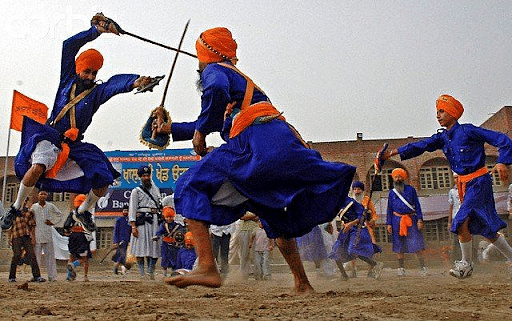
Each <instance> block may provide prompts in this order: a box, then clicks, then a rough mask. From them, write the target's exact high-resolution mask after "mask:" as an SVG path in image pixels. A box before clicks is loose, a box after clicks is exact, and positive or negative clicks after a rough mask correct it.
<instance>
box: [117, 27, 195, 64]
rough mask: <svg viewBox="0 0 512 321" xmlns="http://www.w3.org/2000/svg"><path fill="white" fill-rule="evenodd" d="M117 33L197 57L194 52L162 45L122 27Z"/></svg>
mask: <svg viewBox="0 0 512 321" xmlns="http://www.w3.org/2000/svg"><path fill="white" fill-rule="evenodd" d="M119 33H120V34H123V35H128V36H132V37H134V38H137V39H140V40H142V41H145V42H149V43H151V44H153V45H157V46H160V47H162V48H165V49H169V50H173V51H176V53H180V52H181V53H182V54H185V55H187V56H190V57H193V58H197V56H196V55H194V54H191V53H190V52H187V51H184V50H181V49H180V48H173V47H170V46H167V45H164V44H161V43H159V42H156V41H153V40H149V39H147V38H144V37H141V36H137V35H136V34H133V33H131V32H128V31H125V30H123V29H121V30H119Z"/></svg>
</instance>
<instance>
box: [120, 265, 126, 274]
mask: <svg viewBox="0 0 512 321" xmlns="http://www.w3.org/2000/svg"><path fill="white" fill-rule="evenodd" d="M125 274H126V268H125V267H124V265H121V275H125Z"/></svg>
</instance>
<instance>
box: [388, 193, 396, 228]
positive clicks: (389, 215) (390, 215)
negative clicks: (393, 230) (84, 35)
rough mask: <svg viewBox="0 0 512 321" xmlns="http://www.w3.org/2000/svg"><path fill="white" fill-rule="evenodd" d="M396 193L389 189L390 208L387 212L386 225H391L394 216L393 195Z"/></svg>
mask: <svg viewBox="0 0 512 321" xmlns="http://www.w3.org/2000/svg"><path fill="white" fill-rule="evenodd" d="M392 194H395V193H394V192H393V191H392V190H390V191H389V194H388V210H387V212H386V225H391V221H392V218H393V215H394V214H393V195H392Z"/></svg>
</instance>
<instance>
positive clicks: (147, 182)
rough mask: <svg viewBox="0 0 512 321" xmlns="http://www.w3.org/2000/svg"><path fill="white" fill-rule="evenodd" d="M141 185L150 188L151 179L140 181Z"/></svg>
mask: <svg viewBox="0 0 512 321" xmlns="http://www.w3.org/2000/svg"><path fill="white" fill-rule="evenodd" d="M142 185H144V187H145V188H150V187H151V180H149V181H142Z"/></svg>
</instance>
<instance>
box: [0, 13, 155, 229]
mask: <svg viewBox="0 0 512 321" xmlns="http://www.w3.org/2000/svg"><path fill="white" fill-rule="evenodd" d="M91 24H92V26H91V28H90V29H89V30H86V31H83V32H80V33H78V34H76V35H74V36H72V37H71V38H69V39H67V40H65V41H64V43H63V48H62V61H61V75H60V84H59V89H58V91H57V96H56V98H55V103H54V106H53V110H52V113H51V116H50V118H49V119H48V122H47V124H46V125H42V124H39V123H38V122H36V121H33V120H32V119H30V118H27V117H25V119H24V122H23V133H22V139H21V145H20V150H19V152H18V155H17V156H16V159H15V165H14V166H15V171H16V176H17V177H18V178H19V179H20V180H21V184H20V188H19V191H18V194H17V195H18V196H17V199H16V201H15V202H14V204H13V205H12V206H11V209H10V210H9V212H8V214H7V215H6V216H5V217H4V219H3V220H2V224H1V225H2V229H9V228H10V227H11V225H12V221H13V219H14V218H15V217H16V216H19V215H20V208H21V206H22V204H23V200H25V198H27V196H29V195H30V193H31V192H32V190H33V189H34V187H37V188H39V189H44V190H46V191H49V192H72V193H84V194H87V199H86V200H85V201H84V202H83V204H82V205H81V206H80V207H79V208H78V209H77V210H76V213H75V216H76V218H77V219H79V220H81V221H83V223H84V226H85V227H86V228H87V229H89V230H94V229H95V226H94V223H93V221H92V220H91V218H90V216H91V214H90V212H91V210H92V209H93V208H94V206H95V204H96V201H97V200H98V199H99V198H100V197H101V196H103V195H104V194H105V192H106V191H107V188H108V186H109V185H110V184H111V183H112V182H113V181H114V179H116V178H117V177H119V176H120V174H119V173H118V172H117V171H116V170H115V169H114V168H113V166H112V164H111V163H110V162H109V160H108V159H107V157H106V156H105V154H104V153H103V152H102V151H101V150H100V149H99V148H98V147H96V146H95V145H93V144H89V143H84V142H82V138H83V137H84V136H83V135H84V133H85V131H86V129H87V128H88V127H89V125H90V124H91V121H92V117H93V115H94V114H95V113H96V111H98V109H99V107H100V106H101V105H102V104H103V103H105V102H106V101H107V100H109V99H110V98H111V97H112V96H114V95H117V94H119V93H125V92H129V91H131V90H133V89H134V88H136V87H139V86H144V85H146V84H148V83H149V82H150V78H149V77H140V76H139V75H133V74H122V75H115V76H113V77H111V78H110V79H109V80H108V81H106V82H103V83H99V84H97V83H95V79H96V75H97V73H98V70H99V69H100V68H101V67H102V65H103V56H102V55H101V53H99V52H98V51H97V50H95V49H88V50H85V51H84V52H82V53H81V54H80V55H78V57H77V58H76V60H75V57H76V55H77V54H78V52H79V50H80V48H82V47H83V46H84V45H86V44H87V43H88V42H90V41H93V40H94V39H96V38H98V37H99V36H100V34H102V33H106V32H117V31H116V29H115V28H113V25H112V24H107V23H106V22H105V21H97V20H93V22H91Z"/></svg>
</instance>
